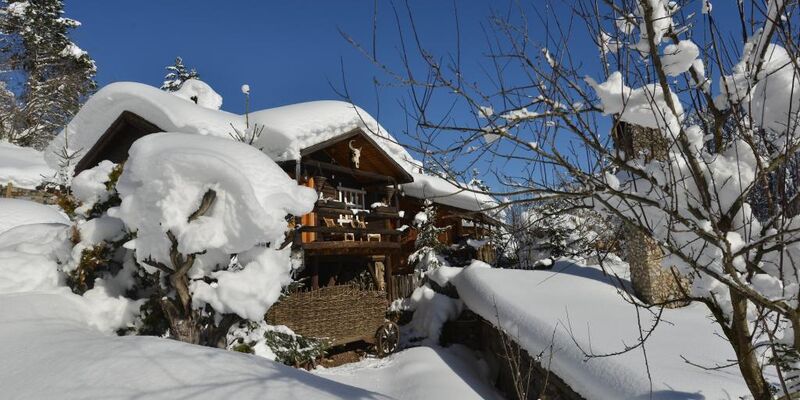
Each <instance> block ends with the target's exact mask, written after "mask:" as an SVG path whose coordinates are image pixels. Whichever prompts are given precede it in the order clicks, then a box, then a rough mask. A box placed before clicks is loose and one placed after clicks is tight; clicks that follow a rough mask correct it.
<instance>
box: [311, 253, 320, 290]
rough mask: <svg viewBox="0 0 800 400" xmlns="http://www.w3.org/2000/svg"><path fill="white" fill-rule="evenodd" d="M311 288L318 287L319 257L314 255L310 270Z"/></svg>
mask: <svg viewBox="0 0 800 400" xmlns="http://www.w3.org/2000/svg"><path fill="white" fill-rule="evenodd" d="M311 288H312V289H314V290H316V289H319V257H314V264H313V266H312V270H311Z"/></svg>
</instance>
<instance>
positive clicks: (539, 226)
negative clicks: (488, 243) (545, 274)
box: [513, 201, 616, 268]
mask: <svg viewBox="0 0 800 400" xmlns="http://www.w3.org/2000/svg"><path fill="white" fill-rule="evenodd" d="M513 231H514V234H515V237H516V241H517V246H518V250H517V251H518V260H519V263H520V266H521V267H522V268H535V267H547V266H550V265H552V263H553V261H554V260H555V259H557V258H560V257H578V258H581V257H585V256H588V255H590V254H592V253H593V252H596V251H597V250H598V246H599V245H602V244H607V243H610V242H612V241H614V240H616V238H615V237H614V233H615V229H614V226H613V224H612V223H611V221H610V218H609V217H607V216H604V215H601V214H600V213H598V212H596V211H594V210H591V209H587V208H586V207H575V205H573V204H570V203H569V202H565V201H542V202H536V203H533V204H531V205H530V207H529V208H528V209H526V210H525V211H523V212H522V214H521V220H520V221H519V226H515V227H513Z"/></svg>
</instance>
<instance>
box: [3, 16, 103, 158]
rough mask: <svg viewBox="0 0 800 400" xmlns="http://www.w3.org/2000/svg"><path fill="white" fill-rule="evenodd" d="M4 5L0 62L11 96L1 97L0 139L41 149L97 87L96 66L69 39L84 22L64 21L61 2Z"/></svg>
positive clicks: (67, 19)
mask: <svg viewBox="0 0 800 400" xmlns="http://www.w3.org/2000/svg"><path fill="white" fill-rule="evenodd" d="M0 4H1V5H2V7H0V37H1V38H2V39H1V41H0V43H1V44H0V56H2V58H1V59H0V64H1V66H2V71H3V72H2V73H3V76H2V78H3V82H4V83H5V85H6V87H7V88H8V89H9V93H10V94H11V96H9V95H8V94H9V93H6V94H5V95H4V96H2V97H3V99H2V102H3V109H4V110H3V111H4V113H5V115H4V118H3V121H2V124H0V129H1V130H0V139H5V140H9V141H11V142H13V143H15V144H18V145H22V146H32V147H36V148H43V147H44V146H46V145H47V143H49V142H50V140H51V139H52V138H53V136H55V134H56V133H57V132H58V130H60V129H61V128H62V127H63V126H64V125H65V124H66V123H67V122H68V121H69V120H70V119H71V118H72V116H73V115H75V113H76V112H77V111H78V109H79V108H80V105H81V103H82V101H83V100H84V99H85V98H86V96H87V95H89V94H90V93H91V92H92V91H93V90H94V89H95V87H96V84H95V82H94V75H95V72H96V69H95V64H94V61H93V60H92V59H91V58H90V57H89V55H88V54H87V53H86V52H85V51H83V50H81V48H80V47H78V46H77V45H76V44H75V43H73V42H72V41H71V40H70V39H69V31H70V30H71V29H74V28H77V27H78V26H80V23H79V22H78V21H75V20H73V19H70V18H64V17H63V13H64V4H63V1H62V0H29V1H19V0H7V1H4V2H2V3H0ZM6 110H8V111H6Z"/></svg>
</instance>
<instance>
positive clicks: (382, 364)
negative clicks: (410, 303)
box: [314, 345, 502, 400]
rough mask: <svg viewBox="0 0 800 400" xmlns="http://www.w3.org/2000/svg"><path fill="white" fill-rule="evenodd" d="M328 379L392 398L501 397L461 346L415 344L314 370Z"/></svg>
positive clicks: (483, 368)
mask: <svg viewBox="0 0 800 400" xmlns="http://www.w3.org/2000/svg"><path fill="white" fill-rule="evenodd" d="M314 373H315V374H317V375H319V376H323V377H326V378H328V379H330V380H333V381H336V382H340V383H344V384H348V385H353V386H359V387H362V388H364V389H366V390H372V391H376V392H381V393H384V394H386V395H389V396H391V397H393V398H396V399H408V400H417V399H459V400H469V399H501V398H502V397H500V396H499V395H498V394H497V391H496V390H495V389H494V388H493V387H492V385H491V384H489V383H488V382H489V378H488V376H487V375H488V370H487V367H486V365H485V364H484V363H483V362H480V361H478V362H476V359H475V355H474V354H473V353H472V352H470V351H469V350H468V349H466V348H465V347H462V346H458V345H454V346H451V347H449V348H440V347H415V348H411V349H407V350H403V351H401V352H399V353H397V354H393V355H391V356H389V357H387V358H384V359H374V358H373V359H365V360H363V361H361V362H358V363H354V364H348V365H343V366H341V367H336V368H331V369H318V370H315V371H314Z"/></svg>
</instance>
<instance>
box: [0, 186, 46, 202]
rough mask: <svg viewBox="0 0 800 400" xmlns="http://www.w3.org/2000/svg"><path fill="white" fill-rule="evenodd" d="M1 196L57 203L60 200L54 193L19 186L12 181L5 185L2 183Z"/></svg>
mask: <svg viewBox="0 0 800 400" xmlns="http://www.w3.org/2000/svg"><path fill="white" fill-rule="evenodd" d="M0 197H7V198H12V199H23V200H30V201H35V202H37V203H42V204H56V203H57V202H58V198H57V197H56V195H55V194H54V193H48V192H45V191H41V190H31V189H23V188H18V187H16V186H14V185H12V184H11V183H9V184H8V185H5V186H3V185H0Z"/></svg>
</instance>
